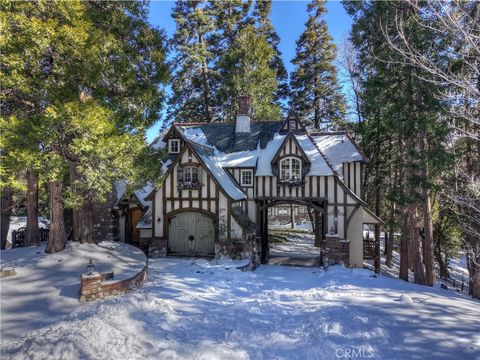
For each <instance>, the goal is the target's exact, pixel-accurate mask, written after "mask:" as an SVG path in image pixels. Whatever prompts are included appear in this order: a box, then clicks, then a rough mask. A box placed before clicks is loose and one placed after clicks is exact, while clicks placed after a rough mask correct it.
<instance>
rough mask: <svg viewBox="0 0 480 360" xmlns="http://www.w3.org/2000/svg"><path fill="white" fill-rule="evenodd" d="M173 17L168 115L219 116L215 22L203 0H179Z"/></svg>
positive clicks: (187, 117) (175, 117)
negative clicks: (215, 67) (172, 52)
mask: <svg viewBox="0 0 480 360" xmlns="http://www.w3.org/2000/svg"><path fill="white" fill-rule="evenodd" d="M172 17H173V19H174V20H175V23H176V30H175V34H174V35H173V38H172V40H171V46H172V48H173V51H174V54H175V56H174V59H173V61H172V68H173V78H172V92H173V94H172V96H171V97H170V99H169V101H168V104H169V111H168V114H167V119H168V120H169V121H181V122H188V121H205V122H211V121H213V120H216V119H217V116H216V114H215V111H214V108H215V106H216V104H215V91H214V88H215V83H216V78H217V74H216V71H215V70H214V60H215V55H214V54H213V53H212V51H211V32H212V30H213V29H214V26H215V23H214V21H213V18H212V16H211V13H210V10H209V9H208V7H206V6H205V2H204V1H203V0H188V1H177V2H176V3H175V7H174V9H173V12H172Z"/></svg>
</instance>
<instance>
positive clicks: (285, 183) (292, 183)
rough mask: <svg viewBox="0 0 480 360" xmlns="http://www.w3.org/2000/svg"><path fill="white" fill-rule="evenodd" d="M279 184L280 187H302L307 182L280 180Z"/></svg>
mask: <svg viewBox="0 0 480 360" xmlns="http://www.w3.org/2000/svg"><path fill="white" fill-rule="evenodd" d="M278 184H279V185H280V186H302V185H304V184H305V181H304V180H302V179H292V180H280V181H279V183H278Z"/></svg>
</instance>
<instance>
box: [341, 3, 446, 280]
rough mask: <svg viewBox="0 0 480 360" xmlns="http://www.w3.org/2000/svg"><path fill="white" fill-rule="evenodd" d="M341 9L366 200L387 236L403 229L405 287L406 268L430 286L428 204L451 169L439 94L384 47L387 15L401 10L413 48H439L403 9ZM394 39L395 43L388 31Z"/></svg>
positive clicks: (401, 6) (390, 19)
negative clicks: (357, 106) (365, 159)
mask: <svg viewBox="0 0 480 360" xmlns="http://www.w3.org/2000/svg"><path fill="white" fill-rule="evenodd" d="M345 7H346V8H347V11H348V12H349V13H350V14H351V15H353V16H354V25H353V27H352V42H353V44H354V45H355V46H356V48H357V50H358V54H359V61H360V64H361V69H362V74H361V75H360V76H361V79H360V80H361V82H362V86H361V87H362V89H363V94H362V95H361V96H362V105H363V106H362V112H363V114H362V115H363V118H364V119H365V122H364V123H362V124H359V126H358V127H357V130H358V131H359V133H360V135H361V139H362V146H363V148H364V149H365V150H366V152H367V156H370V159H371V162H370V163H369V164H368V166H367V170H366V173H367V174H368V175H369V177H370V179H371V180H370V184H371V185H372V186H373V188H372V187H371V188H370V191H369V192H368V193H367V201H369V202H370V203H372V202H375V203H378V204H379V206H378V207H376V211H377V214H378V215H379V216H380V217H383V218H386V219H389V227H390V228H389V232H390V233H391V234H392V233H393V232H394V231H395V230H396V229H395V228H397V227H398V228H400V229H401V234H402V239H401V242H400V251H401V252H400V277H401V278H402V279H404V280H406V281H408V270H409V269H411V270H413V271H414V276H415V282H417V283H421V284H425V285H433V283H434V282H435V273H434V250H433V244H434V240H433V238H434V235H433V219H432V217H433V212H432V208H431V198H432V194H434V192H435V190H436V189H437V185H438V182H439V179H440V176H441V174H442V173H443V172H444V171H445V170H446V169H448V167H449V166H450V165H451V161H450V157H449V154H448V149H446V148H445V146H444V144H445V140H446V136H447V133H448V132H447V130H448V129H447V125H448V124H447V123H446V121H445V118H446V117H445V114H443V113H442V104H441V103H440V102H439V101H438V97H437V96H436V94H437V93H438V92H439V89H438V88H436V87H435V86H434V85H433V83H432V82H428V81H423V79H426V78H428V77H429V76H431V75H430V74H428V73H426V72H423V71H421V69H419V68H417V67H414V66H409V65H408V64H405V63H404V62H402V61H401V58H400V57H399V54H398V53H396V52H395V51H394V50H393V49H392V48H390V47H389V46H388V44H387V41H386V39H385V33H389V31H393V29H394V26H395V20H396V19H395V18H394V16H393V15H394V14H395V10H398V9H400V11H401V13H402V17H403V20H404V21H405V23H406V24H407V27H406V29H407V32H408V37H409V39H410V40H411V41H412V43H414V44H415V45H416V46H418V48H422V49H427V48H429V49H430V50H429V51H431V46H432V44H436V46H438V47H439V48H438V49H435V50H436V51H438V53H441V48H440V46H442V44H441V43H438V42H435V41H434V39H433V37H432V34H431V33H429V32H428V31H425V29H422V28H419V26H418V22H416V21H414V19H413V17H412V8H410V7H409V5H408V4H407V3H402V2H398V3H378V2H368V3H355V2H351V3H350V2H349V3H346V4H345ZM385 27H387V29H388V30H386V28H385ZM392 38H393V39H395V40H394V41H399V39H398V37H395V34H394V33H392ZM392 94H395V96H392ZM389 238H390V236H389ZM388 247H389V251H391V246H390V245H389V246H388Z"/></svg>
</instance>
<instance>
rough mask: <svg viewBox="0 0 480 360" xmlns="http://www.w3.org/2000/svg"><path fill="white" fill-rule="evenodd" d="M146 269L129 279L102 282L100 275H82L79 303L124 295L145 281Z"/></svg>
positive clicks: (95, 273)
mask: <svg viewBox="0 0 480 360" xmlns="http://www.w3.org/2000/svg"><path fill="white" fill-rule="evenodd" d="M147 268H148V265H145V267H144V268H143V270H142V271H140V272H139V273H138V274H136V275H135V276H132V277H131V278H129V279H125V280H120V281H114V280H108V281H103V280H102V275H101V274H99V273H98V272H94V273H93V274H92V275H88V274H82V276H81V285H80V299H79V300H80V301H82V302H85V301H94V300H98V299H104V298H105V297H108V296H113V295H121V294H125V293H127V292H129V291H131V290H133V289H135V288H137V287H139V286H140V285H142V284H143V283H144V282H146V281H147Z"/></svg>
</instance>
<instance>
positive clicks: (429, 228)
mask: <svg viewBox="0 0 480 360" xmlns="http://www.w3.org/2000/svg"><path fill="white" fill-rule="evenodd" d="M424 195H425V200H424V204H423V222H424V228H425V230H424V231H425V248H424V249H423V253H424V258H423V262H424V263H425V285H428V286H433V285H434V284H435V262H434V255H433V224H432V207H431V203H430V194H429V193H428V191H426V190H425V191H424Z"/></svg>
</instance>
